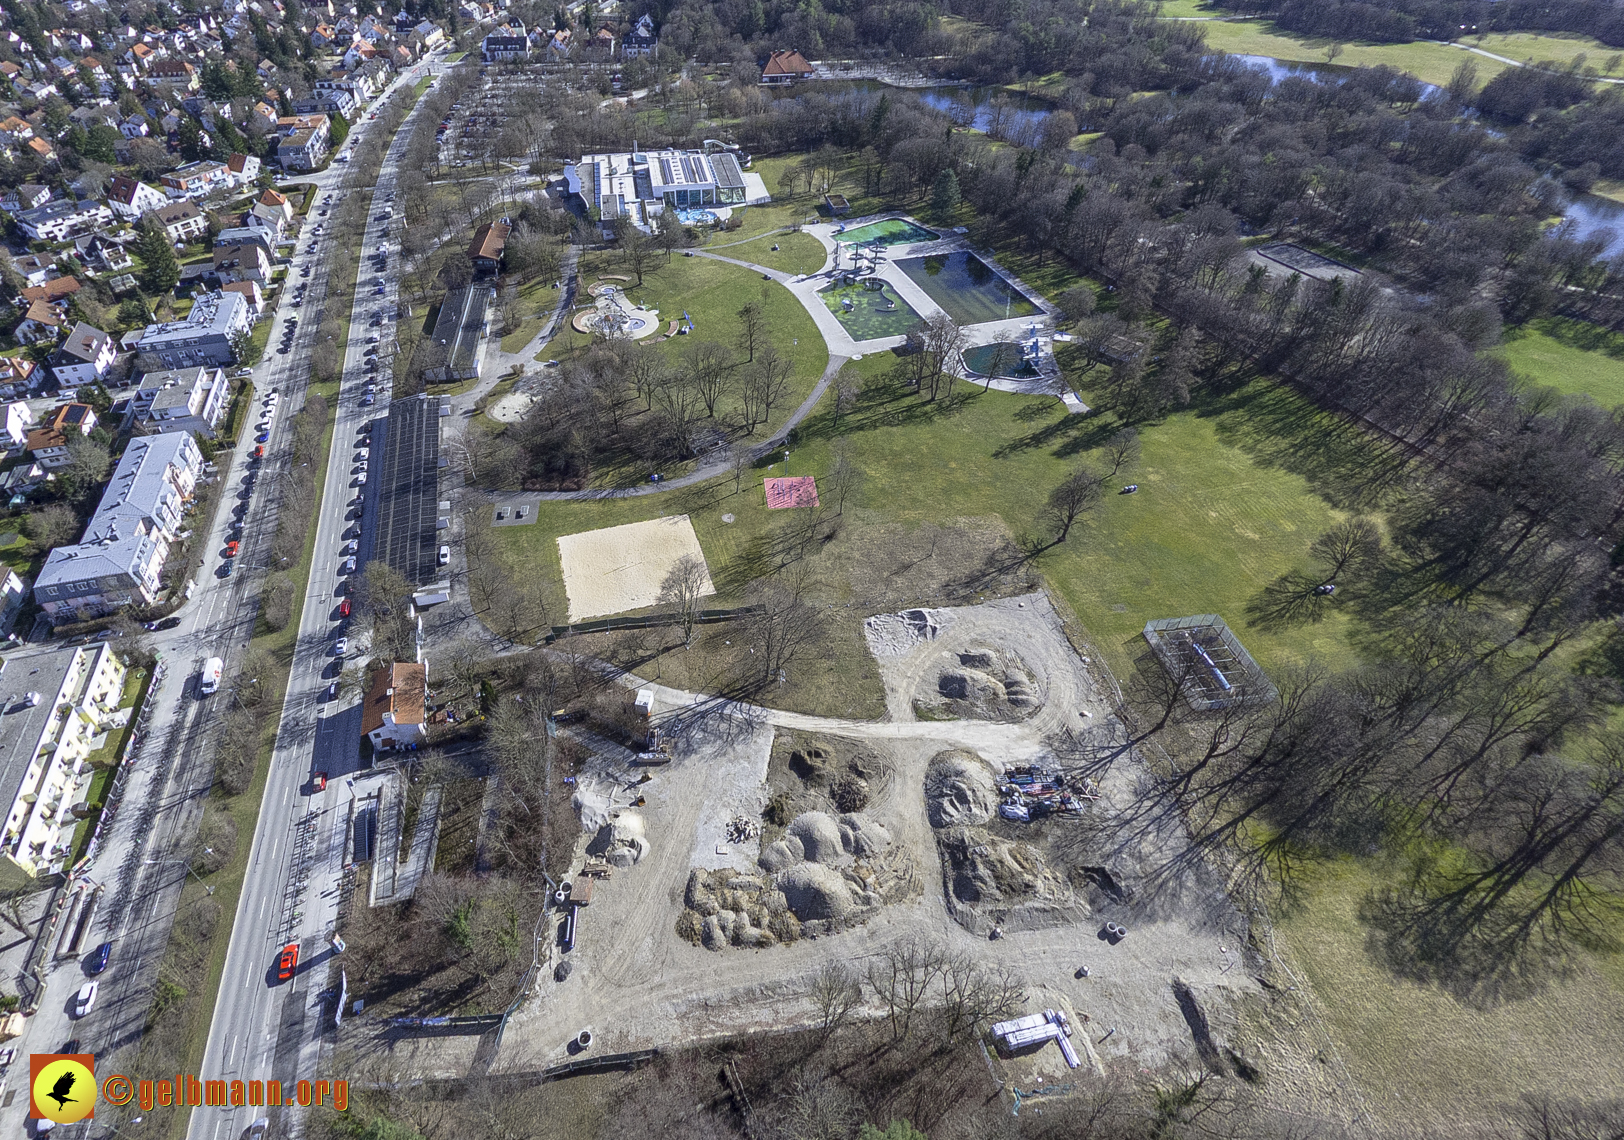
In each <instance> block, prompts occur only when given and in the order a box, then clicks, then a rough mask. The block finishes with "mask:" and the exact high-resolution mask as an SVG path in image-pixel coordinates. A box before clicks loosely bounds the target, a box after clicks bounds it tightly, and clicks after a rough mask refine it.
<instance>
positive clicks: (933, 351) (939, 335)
mask: <svg viewBox="0 0 1624 1140" xmlns="http://www.w3.org/2000/svg"><path fill="white" fill-rule="evenodd" d="M919 331H920V336H921V339H922V340H923V343H924V350H923V357H924V359H923V370H924V383H923V387H924V388H925V389H926V390H927V391H928V392H929V393H930V398H931V399H932V400H935V399H936V398H937V397H938V396H941V395H950V394H951V389H952V369H953V368H954V367H956V366H957V363H958V356H959V353H960V352H962V351H963V349H964V345H965V335H964V330H963V329H961V328H960V327H959V325H958V322H956V321H954V320H953V318H952V317H950V316H948V315H947V314H946V313H937V314H936V315H935V316H933V317H931V318H930V319H929V320H927V321H925V322H924V325H923V327H922V328H921V329H920V330H919ZM944 388H946V389H947V391H945V392H944V391H943V389H944Z"/></svg>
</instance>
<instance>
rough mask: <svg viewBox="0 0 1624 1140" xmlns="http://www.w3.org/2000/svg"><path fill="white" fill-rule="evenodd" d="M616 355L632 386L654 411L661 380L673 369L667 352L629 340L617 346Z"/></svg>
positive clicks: (649, 408) (647, 406)
mask: <svg viewBox="0 0 1624 1140" xmlns="http://www.w3.org/2000/svg"><path fill="white" fill-rule="evenodd" d="M615 355H616V356H618V357H619V358H620V364H621V367H622V368H623V369H624V370H625V373H626V378H627V379H628V380H630V381H631V385H632V388H633V389H634V390H635V391H636V392H637V394H638V395H639V396H641V397H642V398H643V402H644V406H645V407H646V408H647V409H648V410H649V411H653V410H654V395H655V393H656V392H658V391H659V390H660V383H661V381H662V380H663V379H664V378H665V376H666V374H667V373H668V372H669V371H670V370H671V366H670V364H669V363H668V362H667V361H666V357H665V353H663V352H661V351H660V350H659V349H657V348H655V347H654V346H653V345H651V344H644V343H643V342H641V341H628V342H626V343H624V344H619V345H616V346H615Z"/></svg>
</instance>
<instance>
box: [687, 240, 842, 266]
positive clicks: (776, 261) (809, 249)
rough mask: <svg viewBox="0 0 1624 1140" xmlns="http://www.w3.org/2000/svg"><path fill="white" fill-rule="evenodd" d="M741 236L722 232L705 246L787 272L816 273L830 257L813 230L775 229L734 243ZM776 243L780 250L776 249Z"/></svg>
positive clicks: (716, 251)
mask: <svg viewBox="0 0 1624 1140" xmlns="http://www.w3.org/2000/svg"><path fill="white" fill-rule="evenodd" d="M737 240H738V239H737V238H735V237H734V236H733V235H732V234H718V235H717V240H716V241H713V242H711V243H710V244H709V245H707V246H706V247H705V248H706V249H708V250H710V251H712V252H714V253H719V254H721V255H722V256H723V257H736V258H738V259H739V260H740V261H751V262H754V263H755V264H757V265H765V266H766V267H767V268H769V269H777V270H780V271H782V272H784V273H816V272H817V271H818V270H820V269H822V268H823V263H824V262H825V261H827V260H828V258H829V255H828V254H827V253H825V252H824V249H823V243H822V242H820V241H819V240H818V239H817V238H815V237H813V236H812V235H811V234H801V233H793V234H785V233H772V234H767V235H765V236H763V237H758V238H755V239H753V240H750V241H745V242H741V243H740V244H738V245H733V244H730V243H732V242H734V241H737ZM775 245H776V246H777V247H778V249H777V250H774V249H773V246H775Z"/></svg>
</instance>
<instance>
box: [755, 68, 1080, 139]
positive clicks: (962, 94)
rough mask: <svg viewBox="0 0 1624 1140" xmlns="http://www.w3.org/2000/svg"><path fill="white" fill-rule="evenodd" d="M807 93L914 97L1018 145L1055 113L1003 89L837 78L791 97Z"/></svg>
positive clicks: (836, 96)
mask: <svg viewBox="0 0 1624 1140" xmlns="http://www.w3.org/2000/svg"><path fill="white" fill-rule="evenodd" d="M807 91H817V92H819V93H821V94H825V95H828V96H829V97H830V98H832V99H839V98H840V97H841V96H842V95H847V96H851V95H857V96H866V95H872V94H878V93H879V92H881V91H885V92H888V93H890V94H891V95H892V96H893V97H896V96H900V95H905V94H914V95H918V96H919V99H920V102H922V103H924V104H925V105H926V106H927V107H931V108H933V109H935V110H938V111H941V112H943V113H944V114H946V115H949V116H951V117H952V119H953V121H954V122H955V123H957V124H958V125H959V126H964V127H974V128H975V129H976V130H978V131H982V132H984V133H986V134H991V135H993V136H994V137H997V138H1007V139H1010V140H1011V141H1021V142H1025V141H1027V136H1030V137H1031V139H1032V140H1034V141H1035V140H1036V137H1037V132H1038V131H1040V130H1042V128H1043V121H1044V120H1045V119H1047V118H1048V117H1049V116H1050V115H1052V114H1053V113H1054V108H1053V107H1051V106H1050V105H1049V104H1047V103H1045V102H1043V100H1041V99H1032V98H1029V97H1027V96H1025V95H1021V94H1018V93H1015V92H1011V91H1008V90H1005V89H1004V88H1002V87H986V86H975V87H953V86H942V87H937V88H929V87H927V88H916V87H914V88H907V89H905V90H904V89H901V88H896V87H892V86H890V85H889V84H885V83H881V82H880V81H879V80H877V79H840V80H833V81H830V82H827V83H819V84H817V85H816V86H815V87H806V88H802V89H801V90H800V91H797V92H794V94H804V93H805V92H807ZM779 94H780V95H790V94H791V91H790V89H787V88H786V89H785V90H783V91H781V92H779Z"/></svg>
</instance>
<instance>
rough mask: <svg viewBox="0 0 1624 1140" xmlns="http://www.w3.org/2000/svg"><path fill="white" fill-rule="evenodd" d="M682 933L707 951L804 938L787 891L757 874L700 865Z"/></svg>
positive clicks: (685, 898) (692, 875) (690, 881)
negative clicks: (790, 907)
mask: <svg viewBox="0 0 1624 1140" xmlns="http://www.w3.org/2000/svg"><path fill="white" fill-rule="evenodd" d="M683 903H684V906H685V909H684V910H683V912H682V916H681V917H679V918H678V919H677V933H678V934H679V935H681V936H682V937H684V938H686V939H688V940H689V941H690V942H697V943H699V944H700V945H702V946H704V947H705V948H706V949H708V950H720V949H721V948H722V947H724V946H772V945H775V944H776V943H779V942H793V941H795V940H796V939H797V938H799V937H800V934H801V924H800V922H799V921H798V920H797V919H796V917H795V916H794V915H793V914H791V913H790V911H789V904H788V903H787V902H786V901H785V899H784V895H783V892H782V891H780V890H778V888H777V887H775V886H774V885H773V884H772V883H770V882H768V881H766V880H764V879H762V878H760V877H758V876H755V875H742V874H740V873H739V872H737V871H733V870H727V869H724V870H720V871H706V870H704V869H703V868H695V869H694V870H693V871H692V872H691V873H690V874H689V876H688V887H687V890H686V891H685V892H684V895H683Z"/></svg>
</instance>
